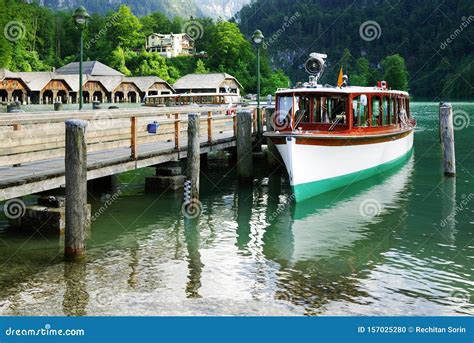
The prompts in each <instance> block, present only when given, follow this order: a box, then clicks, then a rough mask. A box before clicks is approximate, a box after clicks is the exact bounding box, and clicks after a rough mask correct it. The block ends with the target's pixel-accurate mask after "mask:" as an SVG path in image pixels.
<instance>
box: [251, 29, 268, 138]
mask: <svg viewBox="0 0 474 343" xmlns="http://www.w3.org/2000/svg"><path fill="white" fill-rule="evenodd" d="M264 38H265V37H264V36H263V34H262V31H260V30H255V32H254V33H253V35H252V40H253V42H254V43H255V45H256V46H257V137H258V138H259V139H260V138H261V137H262V133H263V125H262V116H261V115H260V46H261V45H262V42H263V39H264Z"/></svg>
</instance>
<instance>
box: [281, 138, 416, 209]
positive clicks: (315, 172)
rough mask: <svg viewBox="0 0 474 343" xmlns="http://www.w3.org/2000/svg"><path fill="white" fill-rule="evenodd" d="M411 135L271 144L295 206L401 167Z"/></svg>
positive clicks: (408, 148)
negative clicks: (284, 169) (278, 154)
mask: <svg viewBox="0 0 474 343" xmlns="http://www.w3.org/2000/svg"><path fill="white" fill-rule="evenodd" d="M413 135H414V133H413V129H412V130H409V131H407V132H403V133H399V134H394V135H389V136H386V137H376V138H374V137H360V138H356V139H354V138H351V139H350V140H349V139H340V140H338V139H313V138H305V137H299V136H298V135H289V136H287V137H285V139H281V138H280V139H275V140H274V143H275V145H276V147H277V149H278V151H279V152H280V155H281V156H282V159H283V161H284V163H285V166H286V169H287V171H288V175H289V178H290V184H291V187H292V189H293V197H294V199H295V201H297V202H299V201H302V200H305V199H308V198H310V197H312V196H315V195H318V194H321V193H325V192H328V191H331V190H333V189H336V188H339V187H342V186H345V185H348V184H351V183H353V182H357V181H359V180H362V179H365V178H368V177H371V176H374V175H377V174H378V173H380V172H383V171H384V170H387V169H389V168H392V167H394V166H396V165H397V164H399V163H403V162H404V161H405V160H406V157H408V155H409V153H410V152H411V150H412V148H413Z"/></svg>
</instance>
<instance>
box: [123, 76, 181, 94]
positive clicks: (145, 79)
mask: <svg viewBox="0 0 474 343" xmlns="http://www.w3.org/2000/svg"><path fill="white" fill-rule="evenodd" d="M127 81H130V82H133V83H134V84H136V85H137V87H138V88H139V89H140V90H141V91H142V92H145V91H146V90H148V88H150V87H151V86H153V85H154V84H155V83H157V82H158V83H164V84H166V85H167V86H168V87H169V88H170V89H173V87H171V85H170V84H169V83H168V82H166V81H165V80H163V79H160V78H159V77H157V76H131V77H127Z"/></svg>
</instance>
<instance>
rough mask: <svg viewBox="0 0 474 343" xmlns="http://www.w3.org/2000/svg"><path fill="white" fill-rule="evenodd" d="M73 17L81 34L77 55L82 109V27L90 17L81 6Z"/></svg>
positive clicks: (84, 26) (83, 27) (80, 105)
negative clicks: (78, 55) (79, 49)
mask: <svg viewBox="0 0 474 343" xmlns="http://www.w3.org/2000/svg"><path fill="white" fill-rule="evenodd" d="M72 17H73V18H74V22H75V24H76V28H77V29H78V30H79V32H80V34H81V39H80V41H81V43H80V44H81V45H80V46H81V52H80V57H79V110H82V102H83V98H82V60H83V55H84V29H85V28H86V26H87V21H88V20H89V18H90V17H91V16H90V15H89V13H87V11H86V9H85V8H84V7H83V6H81V7H79V8H78V9H77V10H76V11H75V12H74V15H73V16H72Z"/></svg>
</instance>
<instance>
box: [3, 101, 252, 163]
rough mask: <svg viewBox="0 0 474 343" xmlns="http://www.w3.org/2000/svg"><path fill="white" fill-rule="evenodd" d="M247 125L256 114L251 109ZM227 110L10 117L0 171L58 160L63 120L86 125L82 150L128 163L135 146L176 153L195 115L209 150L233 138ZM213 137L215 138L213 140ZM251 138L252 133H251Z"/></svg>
mask: <svg viewBox="0 0 474 343" xmlns="http://www.w3.org/2000/svg"><path fill="white" fill-rule="evenodd" d="M242 109H246V110H252V115H253V121H254V122H256V121H257V120H256V110H255V108H252V107H244V108H242ZM231 110H232V111H231V112H229V107H228V106H206V107H198V106H180V107H166V108H156V107H150V108H138V109H113V110H112V109H110V110H108V109H107V110H91V111H81V112H79V111H61V112H59V111H58V112H37V113H16V114H14V115H5V116H0V167H6V166H18V165H20V164H24V163H30V162H36V161H42V160H49V159H54V158H61V157H64V147H65V134H64V133H65V127H64V122H65V121H66V120H68V119H81V120H86V121H88V122H89V126H88V128H87V131H86V139H87V150H88V153H90V152H97V151H104V150H113V149H119V148H130V158H131V159H132V160H136V159H137V158H138V157H139V146H140V145H144V144H148V143H171V142H173V141H174V149H176V150H177V151H180V150H181V149H182V145H181V142H185V140H184V138H185V136H186V134H187V133H186V131H187V122H188V119H187V114H188V113H199V114H200V115H201V117H202V120H201V127H202V129H201V130H200V131H201V133H202V136H204V135H206V133H207V143H208V144H211V143H212V142H213V140H214V139H215V137H216V136H217V135H218V134H219V133H224V132H227V131H231V132H232V137H235V136H236V113H237V112H236V110H237V109H236V108H232V109H231ZM153 123H156V124H157V125H159V129H158V131H157V133H156V134H152V133H149V132H148V129H147V126H148V124H153ZM216 132H217V134H216ZM254 132H255V127H254Z"/></svg>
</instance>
